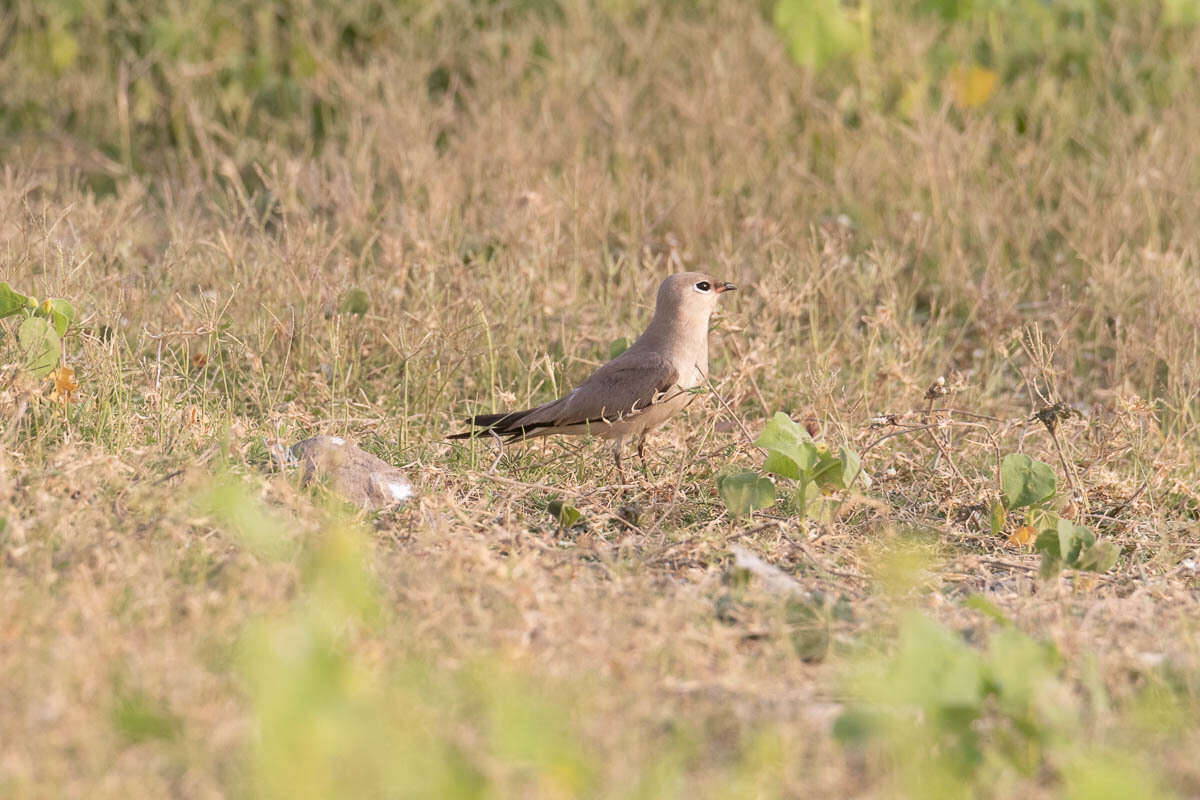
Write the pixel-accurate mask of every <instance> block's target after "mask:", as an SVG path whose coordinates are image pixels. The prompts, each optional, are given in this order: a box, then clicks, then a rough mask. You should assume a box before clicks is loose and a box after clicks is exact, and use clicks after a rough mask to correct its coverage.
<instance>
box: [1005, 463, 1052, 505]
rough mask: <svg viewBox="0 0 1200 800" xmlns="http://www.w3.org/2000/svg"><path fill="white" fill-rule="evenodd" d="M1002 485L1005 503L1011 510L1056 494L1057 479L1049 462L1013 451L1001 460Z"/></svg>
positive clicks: (1042, 500) (1039, 501) (1047, 498)
mask: <svg viewBox="0 0 1200 800" xmlns="http://www.w3.org/2000/svg"><path fill="white" fill-rule="evenodd" d="M1000 486H1001V488H1002V489H1003V492H1004V505H1005V507H1006V508H1008V509H1010V510H1011V509H1014V508H1023V507H1024V506H1032V505H1034V504H1036V503H1041V502H1044V501H1046V500H1049V499H1050V498H1051V497H1053V496H1054V490H1055V488H1056V486H1057V479H1056V478H1055V476H1054V469H1053V467H1051V466H1050V465H1049V464H1043V463H1042V462H1041V461H1034V460H1033V459H1032V458H1030V457H1029V456H1027V455H1024V454H1022V453H1013V454H1012V455H1008V456H1005V457H1004V460H1003V461H1002V462H1000Z"/></svg>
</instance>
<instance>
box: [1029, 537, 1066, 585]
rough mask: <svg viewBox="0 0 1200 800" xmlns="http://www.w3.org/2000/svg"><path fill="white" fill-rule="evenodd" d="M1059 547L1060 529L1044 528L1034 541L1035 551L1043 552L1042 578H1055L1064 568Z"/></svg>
mask: <svg viewBox="0 0 1200 800" xmlns="http://www.w3.org/2000/svg"><path fill="white" fill-rule="evenodd" d="M1059 548H1060V541H1059V536H1058V531H1057V530H1056V529H1053V528H1047V529H1045V530H1043V531H1042V532H1041V533H1039V534H1038V537H1037V540H1036V541H1034V543H1033V549H1034V552H1037V553H1041V554H1042V566H1041V569H1040V570H1039V573H1040V574H1041V576H1042V580H1049V579H1050V578H1053V577H1054V576H1055V575H1057V574H1058V572H1059V570H1061V569H1062V563H1063V559H1062V552H1061V550H1060V549H1059Z"/></svg>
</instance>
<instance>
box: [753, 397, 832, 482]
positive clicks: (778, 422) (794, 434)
mask: <svg viewBox="0 0 1200 800" xmlns="http://www.w3.org/2000/svg"><path fill="white" fill-rule="evenodd" d="M754 443H755V444H756V445H758V446H759V447H762V448H764V449H765V450H766V451H767V461H766V463H765V464H764V465H763V468H764V469H765V470H766V471H767V472H770V473H772V474H774V475H779V476H782V477H784V478H791V479H792V480H800V478H801V477H802V476H804V475H806V474H807V473H808V472H810V471H811V470H812V468H813V467H814V466H815V465H816V463H817V458H818V456H817V448H816V446H815V445H814V444H813V441H812V437H811V436H809V435H808V431H806V430H805V429H804V426H802V425H798V424H796V423H795V422H793V421H792V419H791V417H789V416H788V415H787V414H785V413H783V412H782V411H779V412H776V414H775V416H774V417H772V418H771V420H770V421H769V422H768V423H767V425H766V427H765V428H763V432H762V433H761V434H759V437H758V438H757V439H755V440H754Z"/></svg>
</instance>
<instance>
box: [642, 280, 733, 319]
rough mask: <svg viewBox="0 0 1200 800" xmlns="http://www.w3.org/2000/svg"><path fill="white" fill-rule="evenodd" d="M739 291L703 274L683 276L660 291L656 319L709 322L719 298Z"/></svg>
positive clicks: (668, 283) (667, 283)
mask: <svg viewBox="0 0 1200 800" xmlns="http://www.w3.org/2000/svg"><path fill="white" fill-rule="evenodd" d="M736 288H737V287H736V286H734V285H733V284H732V283H729V282H728V281H719V280H717V279H716V278H714V277H713V276H712V275H707V274H705V273H703V272H680V273H678V274H677V275H671V276H670V277H668V278H667V279H666V280H665V281H663V282H662V285H661V286H659V287H658V300H657V303H656V304H655V308H654V315H655V316H656V317H657V316H660V315H664V314H665V315H668V316H671V317H689V318H691V317H703V318H704V319H707V318H708V316H709V315H710V314H711V313H712V310H713V309H714V308H716V306H717V298H718V297H720V296H721V295H722V294H724V293H725V292H730V291H733V290H734V289H736Z"/></svg>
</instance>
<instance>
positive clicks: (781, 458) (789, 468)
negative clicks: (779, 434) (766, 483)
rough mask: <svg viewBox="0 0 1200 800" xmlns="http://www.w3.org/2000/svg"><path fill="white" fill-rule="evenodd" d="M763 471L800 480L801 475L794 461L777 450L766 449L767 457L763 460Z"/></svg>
mask: <svg viewBox="0 0 1200 800" xmlns="http://www.w3.org/2000/svg"><path fill="white" fill-rule="evenodd" d="M763 472H767V473H770V474H771V475H778V476H780V477H781V478H791V479H792V480H794V481H798V480H800V477H801V475H800V468H799V467H798V466H796V462H795V461H793V460H792V459H791V458H788V457H787V456H785V455H784V454H783V453H781V452H779V451H778V450H769V451H767V459H766V460H765V461H764V462H763Z"/></svg>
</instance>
